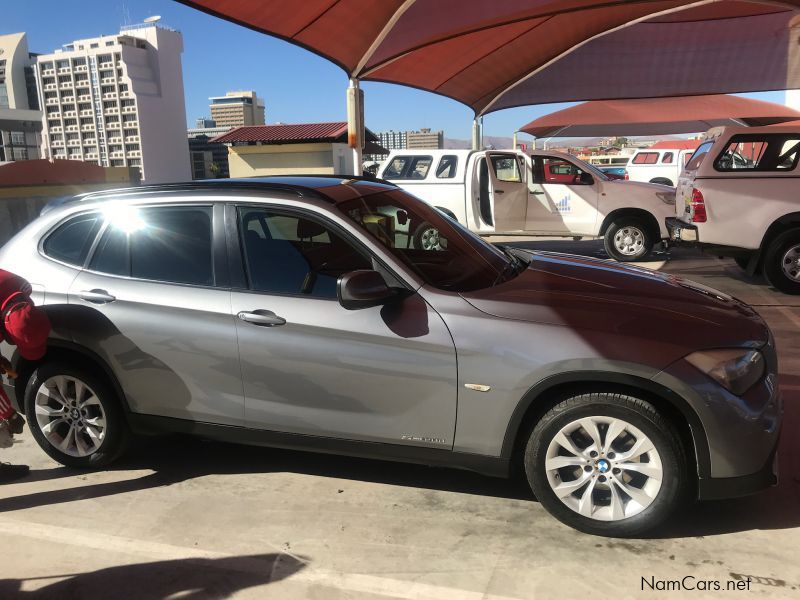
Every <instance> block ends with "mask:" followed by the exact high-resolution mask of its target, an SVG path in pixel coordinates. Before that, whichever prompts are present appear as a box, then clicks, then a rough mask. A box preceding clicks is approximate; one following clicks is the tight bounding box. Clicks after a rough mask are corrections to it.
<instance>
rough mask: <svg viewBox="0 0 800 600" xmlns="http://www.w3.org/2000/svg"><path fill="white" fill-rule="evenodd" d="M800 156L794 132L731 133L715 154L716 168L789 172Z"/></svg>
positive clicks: (799, 136)
mask: <svg viewBox="0 0 800 600" xmlns="http://www.w3.org/2000/svg"><path fill="white" fill-rule="evenodd" d="M798 157H800V135H798V134H743V135H735V136H733V137H732V138H731V140H730V142H728V144H727V146H726V147H725V150H723V152H722V153H721V154H720V155H719V156H718V157H717V160H716V162H715V163H714V168H715V169H717V170H718V171H742V170H744V171H791V170H792V169H794V168H795V167H796V166H797V161H798Z"/></svg>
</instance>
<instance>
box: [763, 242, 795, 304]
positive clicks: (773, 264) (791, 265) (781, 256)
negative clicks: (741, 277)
mask: <svg viewBox="0 0 800 600" xmlns="http://www.w3.org/2000/svg"><path fill="white" fill-rule="evenodd" d="M763 269H764V276H765V277H766V278H767V281H768V282H769V284H770V285H771V286H772V287H774V288H775V289H777V290H779V291H781V292H783V293H784V294H800V229H790V230H789V231H784V232H783V233H782V234H780V235H779V236H778V237H776V238H775V239H774V240H772V242H770V244H769V246H768V247H767V251H766V252H765V253H764V267H763ZM792 273H794V275H792Z"/></svg>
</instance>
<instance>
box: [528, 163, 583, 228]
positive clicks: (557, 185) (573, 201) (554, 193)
mask: <svg viewBox="0 0 800 600" xmlns="http://www.w3.org/2000/svg"><path fill="white" fill-rule="evenodd" d="M534 160H535V161H536V162H537V167H538V168H537V169H536V170H535V172H536V173H537V182H539V183H541V185H542V187H543V188H544V196H545V199H546V201H547V202H548V203H552V205H553V206H554V207H555V210H556V211H557V212H558V214H559V217H560V220H561V223H562V227H563V229H562V231H563V232H566V233H570V234H574V235H594V234H595V233H596V223H597V202H598V196H599V193H598V182H597V181H596V180H595V178H594V177H593V176H592V175H591V174H590V173H588V172H586V171H584V169H582V168H580V167H579V166H578V165H576V164H575V163H573V162H572V161H570V160H568V159H567V158H565V157H562V156H546V155H545V156H536V157H534Z"/></svg>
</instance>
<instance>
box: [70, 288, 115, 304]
mask: <svg viewBox="0 0 800 600" xmlns="http://www.w3.org/2000/svg"><path fill="white" fill-rule="evenodd" d="M78 296H79V297H80V299H81V300H86V302H91V303H92V304H108V303H109V302H114V300H116V299H117V298H116V296H112V295H111V294H109V293H108V292H107V291H105V290H83V291H82V292H79V293H78Z"/></svg>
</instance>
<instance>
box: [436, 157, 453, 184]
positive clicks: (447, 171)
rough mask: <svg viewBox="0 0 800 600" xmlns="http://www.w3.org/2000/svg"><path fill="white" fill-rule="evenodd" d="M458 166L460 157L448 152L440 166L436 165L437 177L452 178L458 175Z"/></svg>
mask: <svg viewBox="0 0 800 600" xmlns="http://www.w3.org/2000/svg"><path fill="white" fill-rule="evenodd" d="M457 167H458V157H457V156H454V155H450V154H448V155H447V156H443V157H442V158H441V160H440V161H439V166H438V167H436V177H438V178H439V179H452V178H453V177H455V176H456V168H457Z"/></svg>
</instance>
